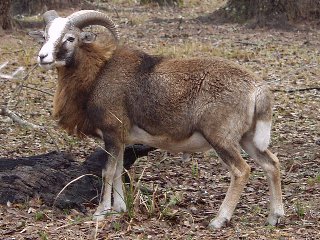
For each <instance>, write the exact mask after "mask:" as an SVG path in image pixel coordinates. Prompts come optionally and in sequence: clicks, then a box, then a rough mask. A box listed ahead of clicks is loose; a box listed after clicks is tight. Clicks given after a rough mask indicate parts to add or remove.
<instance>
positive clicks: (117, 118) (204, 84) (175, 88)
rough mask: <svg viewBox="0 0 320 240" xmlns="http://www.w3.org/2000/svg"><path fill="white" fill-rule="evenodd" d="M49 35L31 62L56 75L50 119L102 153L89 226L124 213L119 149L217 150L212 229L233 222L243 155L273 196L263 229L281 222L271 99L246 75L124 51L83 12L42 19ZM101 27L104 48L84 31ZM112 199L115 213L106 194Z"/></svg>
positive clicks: (235, 68) (208, 63) (215, 62)
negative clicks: (95, 141)
mask: <svg viewBox="0 0 320 240" xmlns="http://www.w3.org/2000/svg"><path fill="white" fill-rule="evenodd" d="M43 17H44V21H45V23H46V28H45V31H44V32H38V33H37V34H34V35H36V36H37V37H40V38H42V39H44V45H43V46H42V48H41V50H40V51H39V54H38V62H39V65H40V66H41V67H43V68H44V69H53V68H56V69H57V73H58V83H57V90H56V93H55V97H54V104H53V107H54V110H53V115H54V117H55V118H56V119H57V121H58V123H59V124H60V125H61V126H62V127H63V128H64V129H66V130H67V131H68V132H70V133H76V134H78V135H80V136H81V135H86V136H91V137H97V138H101V139H102V140H103V141H104V144H105V151H106V152H107V153H108V155H109V157H108V161H107V164H106V166H105V167H104V168H103V169H102V176H103V179H104V191H103V196H102V201H101V202H100V204H99V206H98V208H97V210H96V212H95V213H94V219H96V220H98V221H99V220H102V219H104V217H105V215H106V213H108V212H110V211H113V210H114V211H117V212H121V211H126V204H125V202H124V192H123V189H122V178H121V174H122V171H123V152H124V146H125V145H126V144H136V143H139V144H146V145H149V146H152V147H156V148H161V149H164V150H167V151H171V152H184V153H186V154H188V153H192V152H204V151H207V150H209V149H214V150H215V151H216V152H217V154H218V155H219V157H220V159H221V160H222V163H223V164H224V165H225V166H226V167H227V169H228V170H229V172H230V174H231V182H230V186H229V188H228V191H227V193H226V196H225V199H224V200H223V202H222V204H221V206H220V209H219V211H218V214H217V216H216V217H215V218H214V219H212V220H211V222H210V224H209V227H210V228H221V227H223V226H225V225H226V224H227V223H228V222H229V221H230V219H231V217H232V214H233V212H234V209H235V208H236V205H237V203H238V201H239V198H240V194H241V192H242V191H243V189H244V186H245V185H246V183H247V181H248V178H249V174H250V166H249V165H248V164H247V163H246V162H245V160H244V159H243V158H242V157H241V155H240V151H241V148H242V149H243V150H244V151H245V152H247V153H248V154H249V155H250V156H251V157H252V158H253V159H254V160H255V161H256V162H257V163H258V164H259V165H260V166H261V167H262V168H263V170H264V171H265V173H266V176H267V180H268V184H269V188H270V213H269V215H268V218H267V222H268V223H269V224H271V225H277V224H278V223H279V221H280V218H281V217H282V216H284V209H283V203H282V191H281V180H280V170H279V169H280V163H279V160H278V158H277V157H276V156H275V155H274V154H273V153H272V152H271V151H270V150H269V149H268V146H269V141H270V131H271V121H272V101H273V100H272V96H271V93H270V90H269V89H268V87H267V86H266V84H265V83H264V82H263V81H262V80H261V79H260V78H259V77H257V76H256V75H255V74H253V73H252V72H251V71H249V70H247V69H245V68H243V67H241V66H239V65H237V64H235V63H233V62H231V61H228V60H224V59H220V58H190V59H176V58H170V57H165V56H153V55H149V54H147V53H145V52H143V51H140V50H137V49H134V48H132V47H129V46H126V45H124V44H119V41H118V39H119V33H118V30H117V27H116V25H115V24H114V22H113V21H112V20H111V19H110V18H109V17H108V16H107V15H105V14H104V13H101V12H98V11H94V10H81V11H78V12H75V13H73V14H71V15H70V16H68V17H59V15H58V14H57V13H56V12H55V11H54V10H51V11H48V12H46V13H45V14H44V15H43ZM88 25H101V26H103V27H105V28H106V29H107V30H108V31H109V32H110V33H111V34H112V36H113V38H114V39H113V40H110V41H109V42H107V43H103V44H102V43H98V42H97V41H95V35H94V34H93V33H91V32H84V31H83V28H84V27H86V26H88ZM112 191H113V197H114V199H113V204H112V202H111V194H112Z"/></svg>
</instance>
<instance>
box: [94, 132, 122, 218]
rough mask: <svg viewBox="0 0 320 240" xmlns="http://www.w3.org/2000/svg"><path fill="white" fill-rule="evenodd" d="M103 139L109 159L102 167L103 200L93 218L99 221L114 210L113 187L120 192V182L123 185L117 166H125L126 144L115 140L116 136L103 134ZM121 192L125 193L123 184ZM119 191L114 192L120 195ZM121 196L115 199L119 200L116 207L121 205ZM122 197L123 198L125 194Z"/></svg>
mask: <svg viewBox="0 0 320 240" xmlns="http://www.w3.org/2000/svg"><path fill="white" fill-rule="evenodd" d="M103 139H104V142H105V150H106V152H107V154H108V160H107V162H106V165H105V168H104V169H102V180H103V193H102V200H101V202H100V204H99V206H98V208H97V210H96V212H95V213H94V216H93V218H94V219H95V220H98V221H100V220H103V219H104V218H105V215H106V214H107V213H110V212H111V211H112V205H111V193H112V187H113V188H114V190H116V191H118V192H119V184H121V185H122V181H121V183H120V182H119V180H118V179H117V178H116V177H117V176H116V175H118V173H119V170H118V171H117V168H119V165H121V166H123V152H124V146H123V144H121V143H120V142H118V141H114V140H113V139H114V138H110V137H108V136H103ZM121 170H122V167H121ZM116 173H117V174H116ZM120 178H121V176H120ZM119 193H120V194H122V195H123V191H122V186H121V191H120V192H119ZM119 193H114V194H115V195H118V194H119ZM119 197H120V196H116V197H115V200H116V201H117V202H116V208H118V205H119V203H118V202H119V200H118V199H119ZM121 197H122V199H123V196H121ZM115 210H118V209H115ZM123 210H125V209H123Z"/></svg>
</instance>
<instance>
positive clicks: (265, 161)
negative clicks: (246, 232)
mask: <svg viewBox="0 0 320 240" xmlns="http://www.w3.org/2000/svg"><path fill="white" fill-rule="evenodd" d="M241 146H242V148H243V150H245V151H246V153H248V154H249V155H250V156H251V157H252V158H253V159H254V160H255V161H256V162H257V163H258V164H259V165H260V166H261V167H262V169H263V170H264V172H265V173H266V175H267V179H268V184H269V191H270V213H269V216H268V220H267V221H268V223H269V224H271V225H273V226H274V225H277V224H278V223H279V221H280V218H281V217H282V216H283V215H284V210H283V203H282V191H281V179H280V164H279V160H278V158H277V157H276V156H275V155H274V154H273V153H271V152H270V151H269V150H268V149H267V150H265V151H260V150H259V149H258V148H257V147H256V146H255V145H254V141H253V140H252V138H251V137H249V136H247V137H244V138H243V139H242V140H241Z"/></svg>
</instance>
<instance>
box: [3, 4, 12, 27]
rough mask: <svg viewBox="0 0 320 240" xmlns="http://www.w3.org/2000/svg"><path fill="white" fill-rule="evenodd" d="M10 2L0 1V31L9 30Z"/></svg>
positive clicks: (10, 22)
mask: <svg viewBox="0 0 320 240" xmlns="http://www.w3.org/2000/svg"><path fill="white" fill-rule="evenodd" d="M10 6H11V0H1V1H0V30H11V29H12V21H11V17H10Z"/></svg>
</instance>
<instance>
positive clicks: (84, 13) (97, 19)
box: [68, 10, 119, 40]
mask: <svg viewBox="0 0 320 240" xmlns="http://www.w3.org/2000/svg"><path fill="white" fill-rule="evenodd" d="M68 19H69V21H70V23H71V24H73V25H74V26H75V27H78V28H79V29H82V28H84V27H86V26H89V25H100V26H104V27H105V28H107V29H108V30H109V31H110V32H111V33H112V35H113V37H114V38H115V39H116V40H119V31H118V29H117V26H116V24H115V23H114V22H113V21H112V20H111V18H110V17H108V16H107V15H106V14H104V13H102V12H99V11H95V10H81V11H78V12H75V13H73V14H71V15H70V16H69V17H68Z"/></svg>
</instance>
